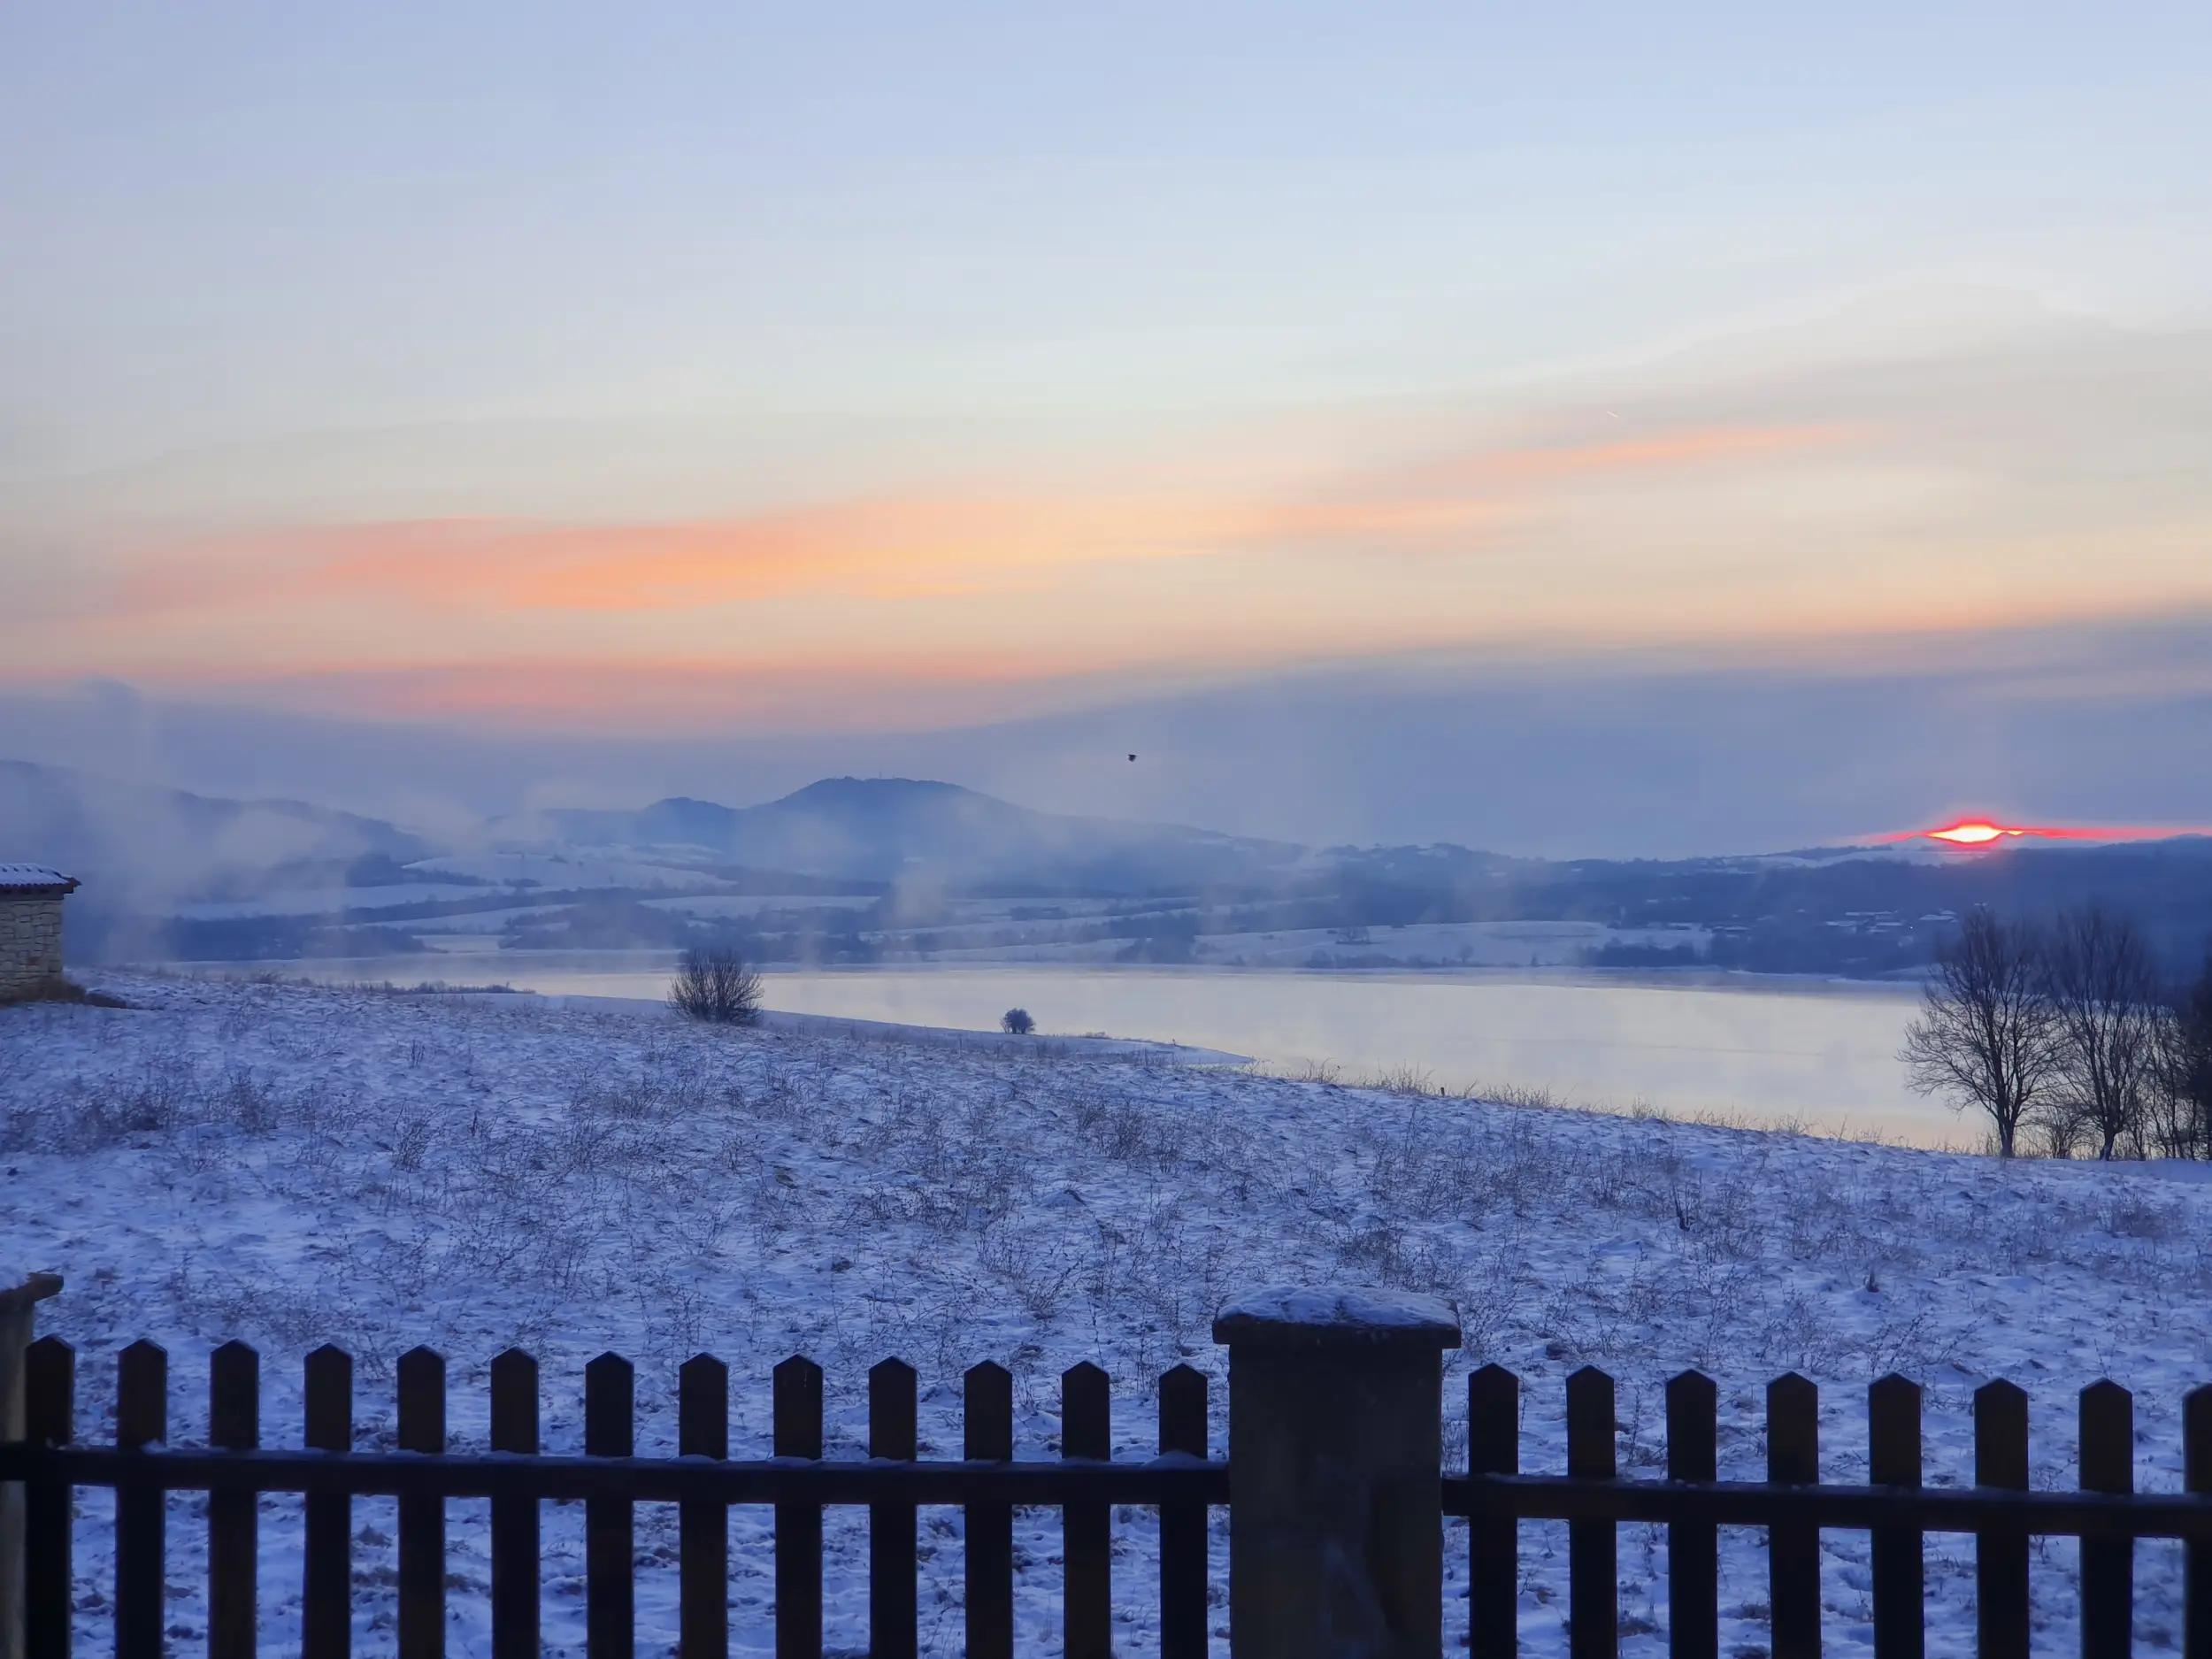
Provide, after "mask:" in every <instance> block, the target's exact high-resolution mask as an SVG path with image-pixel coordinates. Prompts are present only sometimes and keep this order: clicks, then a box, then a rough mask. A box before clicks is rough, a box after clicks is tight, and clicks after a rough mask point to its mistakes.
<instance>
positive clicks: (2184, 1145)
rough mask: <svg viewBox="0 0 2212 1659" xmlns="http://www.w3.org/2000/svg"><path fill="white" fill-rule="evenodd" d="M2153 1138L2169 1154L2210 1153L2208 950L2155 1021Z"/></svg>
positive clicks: (2211, 965)
mask: <svg viewBox="0 0 2212 1659" xmlns="http://www.w3.org/2000/svg"><path fill="white" fill-rule="evenodd" d="M2158 1035H2159V1044H2158V1067H2157V1070H2158V1077H2157V1087H2156V1088H2155V1090H2154V1093H2153V1095H2152V1102H2151V1132H2152V1138H2153V1139H2154V1141H2155V1142H2156V1143H2157V1149H2158V1150H2159V1152H2160V1153H2161V1154H2162V1155H2163V1156H2167V1157H2170V1158H2212V955H2208V956H2206V958H2205V963H2204V967H2203V969H2202V970H2201V972H2199V973H2198V975H2197V978H2196V979H2195V980H2194V981H2193V983H2191V984H2188V985H2184V986H2180V987H2177V988H2176V989H2175V991H2174V993H2173V995H2172V996H2171V997H2170V999H2169V1001H2168V1003H2167V1006H2166V1007H2165V1009H2164V1010H2162V1018H2161V1019H2160V1021H2159V1031H2158Z"/></svg>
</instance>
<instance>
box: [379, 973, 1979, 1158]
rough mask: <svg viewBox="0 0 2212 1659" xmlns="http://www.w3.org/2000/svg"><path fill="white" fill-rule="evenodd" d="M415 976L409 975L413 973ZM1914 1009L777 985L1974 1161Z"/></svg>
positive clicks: (1610, 990)
mask: <svg viewBox="0 0 2212 1659" xmlns="http://www.w3.org/2000/svg"><path fill="white" fill-rule="evenodd" d="M435 965H436V968H437V970H438V972H439V973H440V974H441V975H442V976H443V977H445V978H447V979H451V980H453V981H455V982H467V981H478V982H490V981H494V980H500V981H504V982H506V983H508V984H511V985H513V986H515V987H518V988H526V989H530V990H536V991H541V992H547V993H565V994H569V995H595V996H629V997H647V998H656V999H657V998H658V997H660V996H661V995H663V993H664V991H665V990H666V988H667V983H668V959H667V958H662V957H655V956H642V955H627V956H598V957H589V956H534V955H533V954H531V953H526V952H498V953H486V954H483V955H476V954H468V955H456V956H441V957H439V958H437V960H436V964H435ZM402 972H404V970H402ZM1916 995H1917V994H1916V992H1915V991H1913V990H1912V989H1910V988H1909V987H1895V986H1883V987H1869V986H1849V985H1833V984H1829V983H1826V982H1808V981H1798V980H1778V979H1756V978H1749V977H1719V978H1705V979H1675V978H1671V977H1668V976H1652V977H1647V978H1644V979H1620V978H1612V977H1607V976H1602V975H1594V974H1570V973H1560V974H1550V975H1547V974H1541V973H1516V974H1513V975H1510V976H1508V975H1502V974H1493V973H1473V974H1436V973H1333V974H1331V973H1298V972H1239V971H1235V970H1225V969H1208V968H1198V969H1173V968H1121V969H1098V968H1079V967H1049V966H1014V967H1001V968H974V967H957V968H929V967H918V968H870V969H851V970H844V971H834V970H833V971H827V972H776V973H771V974H770V975H769V980H768V1001H769V1005H770V1006H771V1007H773V1008H778V1009H785V1010H791V1011H793V1012H796V1013H807V1014H836V1015H842V1016H845V1017H848V1018H861V1019H884V1020H897V1021H903V1022H907V1023H910V1024H915V1025H951V1026H961V1027H969V1028H973V1029H978V1030H981V1029H988V1028H991V1027H994V1026H995V1025H997V1023H998V1017H999V1015H1000V1014H1001V1013H1002V1011H1004V1010H1006V1009H1007V1008H1008V1007H1010V1006H1011V1005H1013V1004H1015V1003H1019V1004H1021V1005H1022V1006H1024V1007H1025V1008H1027V1009H1028V1010H1030V1011H1031V1012H1032V1013H1033V1014H1034V1015H1035V1016H1036V1017H1037V1021H1038V1025H1039V1028H1040V1029H1041V1031H1044V1032H1048V1033H1080V1032H1107V1033H1111V1034H1113V1035H1115V1036H1122V1037H1155V1038H1163V1039H1169V1040H1172V1041H1179V1042H1185V1043H1190V1044H1194V1045H1196V1046H1201V1047H1205V1048H1226V1049H1230V1050H1232V1051H1233V1052H1235V1053H1238V1054H1247V1055H1251V1056H1254V1057H1255V1058H1256V1059H1257V1060H1258V1061H1260V1062H1262V1063H1263V1064H1265V1065H1266V1066H1267V1067H1268V1069H1270V1070H1275V1071H1298V1070H1300V1069H1302V1068H1303V1067H1305V1066H1307V1065H1309V1064H1319V1063H1333V1064H1335V1065H1337V1066H1339V1067H1340V1068H1341V1070H1342V1073H1343V1075H1344V1077H1345V1078H1346V1079H1348V1080H1349V1079H1353V1078H1355V1077H1356V1076H1358V1075H1360V1074H1362V1073H1369V1072H1374V1071H1381V1070H1383V1069H1384V1068H1386V1067H1388V1068H1401V1067H1412V1068H1415V1069H1417V1070H1418V1071H1426V1072H1427V1073H1428V1074H1429V1076H1430V1078H1431V1079H1432V1081H1433V1082H1434V1083H1435V1084H1437V1085H1439V1086H1441V1087H1448V1088H1453V1089H1458V1088H1463V1087H1469V1086H1471V1085H1477V1084H1513V1085H1518V1086H1521V1087H1529V1088H1540V1089H1545V1090H1548V1091H1549V1092H1551V1093H1552V1094H1555V1095H1556V1096H1557V1097H1558V1098H1559V1099H1561V1100H1563V1101H1564V1102H1571V1103H1579V1104H1590V1105H1602V1106H1608V1107H1614V1108H1621V1109H1625V1108H1630V1107H1632V1106H1635V1105H1638V1104H1643V1105H1647V1106H1650V1107H1653V1108H1655V1109H1657V1110H1663V1111H1667V1112H1670V1113H1672V1114H1674V1115H1677V1116H1682V1117H1687V1116H1692V1115H1695V1114H1710V1115H1714V1116H1717V1117H1722V1118H1727V1119H1729V1120H1731V1121H1736V1122H1747V1123H1755V1124H1769V1123H1774V1122H1777V1121H1790V1122H1801V1123H1803V1124H1804V1125H1806V1126H1808V1127H1811V1128H1817V1129H1822V1130H1827V1131H1832V1132H1842V1133H1852V1134H1858V1135H1867V1136H1877V1137H1880V1138H1882V1139H1886V1140H1894V1141H1914V1142H1917V1143H1920V1144H1924V1145H1943V1144H1967V1143H1970V1142H1971V1141H1974V1140H1976V1139H1977V1137H1978V1128H1977V1125H1976V1124H1975V1123H1974V1122H1973V1121H1972V1120H1970V1119H1967V1118H1960V1117H1959V1116H1957V1115H1956V1114H1955V1113H1953V1112H1952V1111H1950V1110H1948V1109H1947V1108H1946V1107H1944V1106H1943V1105H1941V1104H1939V1103H1934V1102H1927V1101H1924V1100H1921V1099H1919V1098H1917V1097H1916V1096H1915V1095H1914V1094H1912V1093H1911V1092H1910V1091H1909V1089H1908V1088H1907V1087H1906V1086H1905V1079H1904V1072H1903V1069H1902V1068H1901V1066H1900V1065H1899V1064H1898V1062H1897V1057H1896V1056H1897V1047H1898V1043H1899V1041H1900V1039H1901V1036H1902V1034H1903V1032H1904V1027H1905V1024H1906V1022H1907V1021H1908V1020H1909V1019H1910V1018H1911V1017H1912V1012H1913V1009H1914V1005H1915V1002H1916Z"/></svg>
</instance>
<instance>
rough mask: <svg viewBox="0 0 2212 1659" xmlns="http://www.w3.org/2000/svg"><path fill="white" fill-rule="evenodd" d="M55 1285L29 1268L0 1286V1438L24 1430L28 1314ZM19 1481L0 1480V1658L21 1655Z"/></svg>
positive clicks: (54, 1277)
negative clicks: (22, 1276) (25, 1273)
mask: <svg viewBox="0 0 2212 1659" xmlns="http://www.w3.org/2000/svg"><path fill="white" fill-rule="evenodd" d="M4 1277H5V1278H6V1279H14V1278H15V1275H14V1274H13V1273H9V1274H6V1275H5V1276H4ZM60 1289H61V1279H60V1276H59V1275H58V1274H55V1273H33V1274H30V1275H29V1276H28V1277H27V1278H25V1279H23V1280H22V1281H21V1282H20V1283H15V1284H6V1285H0V1440H21V1439H23V1438H24V1436H25V1434H26V1433H27V1432H28V1431H27V1428H26V1426H25V1425H26V1420H27V1419H26V1417H25V1399H26V1392H27V1391H26V1386H25V1380H24V1379H25V1372H26V1370H27V1364H28V1362H27V1358H26V1356H27V1354H28V1352H29V1350H30V1346H31V1325H32V1322H33V1316H34V1314H35V1310H36V1309H37V1307H38V1304H39V1303H40V1302H43V1301H45V1300H46V1298H47V1297H49V1296H51V1295H53V1294H55V1293H56V1292H58V1290H60ZM23 1539H24V1530H23V1485H22V1483H21V1482H20V1481H13V1480H12V1481H8V1482H5V1483H0V1659H23V1648H24V1629H23V1594H24V1582H23Z"/></svg>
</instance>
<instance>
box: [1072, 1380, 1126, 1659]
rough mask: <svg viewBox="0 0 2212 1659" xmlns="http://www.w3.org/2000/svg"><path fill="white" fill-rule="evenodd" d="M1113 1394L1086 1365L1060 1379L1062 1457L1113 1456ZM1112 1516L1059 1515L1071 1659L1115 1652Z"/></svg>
mask: <svg viewBox="0 0 2212 1659" xmlns="http://www.w3.org/2000/svg"><path fill="white" fill-rule="evenodd" d="M1112 1414H1113V1393H1112V1386H1111V1385H1110V1383H1109V1381H1108V1380H1107V1377H1106V1373H1105V1372H1104V1371H1101V1370H1100V1369H1099V1368H1098V1367H1097V1366H1095V1365H1094V1364H1092V1363H1089V1362H1088V1361H1085V1362H1084V1363H1081V1364H1079V1365H1071V1366H1070V1367H1069V1368H1068V1369H1067V1370H1066V1371H1064V1372H1062V1373H1061V1376H1060V1455H1062V1456H1063V1457H1085V1458H1090V1459H1093V1460H1094V1461H1096V1462H1099V1463H1103V1462H1105V1461H1106V1460H1107V1459H1108V1458H1109V1457H1110V1456H1112V1455H1113V1448H1114V1437H1113V1416H1112ZM1110 1525H1111V1522H1110V1510H1109V1509H1108V1508H1107V1506H1106V1505H1105V1504H1103V1503H1070V1504H1067V1505H1065V1506H1064V1507H1063V1508H1062V1509H1061V1511H1060V1540H1061V1553H1062V1555H1063V1557H1064V1559H1065V1561H1066V1563H1067V1569H1066V1571H1067V1582H1066V1584H1065V1585H1064V1586H1063V1592H1062V1598H1061V1599H1062V1614H1061V1620H1062V1645H1063V1648H1064V1651H1065V1653H1066V1655H1067V1659H1109V1656H1110V1654H1111V1653H1112V1650H1113V1639H1114V1625H1113V1620H1114V1598H1113V1557H1112V1554H1111V1550H1110Z"/></svg>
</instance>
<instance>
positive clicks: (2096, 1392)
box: [2080, 1381, 2135, 1659]
mask: <svg viewBox="0 0 2212 1659" xmlns="http://www.w3.org/2000/svg"><path fill="white" fill-rule="evenodd" d="M2080 1449H2081V1489H2082V1490H2083V1491H2084V1492H2132V1491H2133V1490H2134V1489H2135V1396H2134V1395H2132V1394H2130V1393H2128V1391H2127V1390H2126V1389H2124V1388H2123V1387H2121V1386H2120V1385H2119V1384H2117V1383H2116V1382H2109V1381H2106V1382H2093V1383H2091V1384H2090V1385H2089V1386H2088V1387H2086V1388H2085V1389H2083V1390H2082V1391H2081V1448H2080ZM2134 1601H2135V1542H2134V1540H2132V1539H2127V1538H2085V1539H2083V1540H2081V1651H2082V1654H2083V1655H2084V1659H2126V1655H2128V1654H2130V1653H2132V1652H2133V1651H2134V1639H2133V1632H2132V1630H2131V1625H2132V1624H2133V1623H2134Z"/></svg>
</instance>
